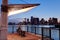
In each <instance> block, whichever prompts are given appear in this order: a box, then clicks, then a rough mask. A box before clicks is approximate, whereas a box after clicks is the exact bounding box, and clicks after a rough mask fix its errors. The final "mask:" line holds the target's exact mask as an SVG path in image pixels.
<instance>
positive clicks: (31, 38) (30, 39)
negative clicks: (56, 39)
mask: <svg viewBox="0 0 60 40" xmlns="http://www.w3.org/2000/svg"><path fill="white" fill-rule="evenodd" d="M7 38H8V40H39V39H40V40H41V37H40V36H36V35H34V34H30V33H26V37H21V36H20V35H18V34H17V33H14V34H8V36H7Z"/></svg>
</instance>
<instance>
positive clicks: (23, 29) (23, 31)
mask: <svg viewBox="0 0 60 40" xmlns="http://www.w3.org/2000/svg"><path fill="white" fill-rule="evenodd" d="M21 30H22V32H21V36H22V37H25V36H26V35H25V25H23V26H21Z"/></svg>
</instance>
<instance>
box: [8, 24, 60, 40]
mask: <svg viewBox="0 0 60 40" xmlns="http://www.w3.org/2000/svg"><path fill="white" fill-rule="evenodd" d="M18 27H20V28H21V30H22V31H26V32H30V33H33V34H37V35H42V40H44V38H45V37H46V38H49V39H51V40H52V39H54V40H60V39H59V35H60V30H59V28H54V27H43V26H40V25H8V32H9V33H16V30H17V29H18ZM55 34H56V36H57V37H56V36H55Z"/></svg>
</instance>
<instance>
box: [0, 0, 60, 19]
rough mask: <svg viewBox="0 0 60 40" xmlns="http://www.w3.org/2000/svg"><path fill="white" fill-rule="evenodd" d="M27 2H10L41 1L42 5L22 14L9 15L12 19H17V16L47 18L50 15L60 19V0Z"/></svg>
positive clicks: (19, 2) (12, 0)
mask: <svg viewBox="0 0 60 40" xmlns="http://www.w3.org/2000/svg"><path fill="white" fill-rule="evenodd" d="M1 1H2V0H0V5H1ZM24 1H26V2H27V3H26V2H22V1H21V0H17V1H16V0H9V4H10V3H11V4H14V3H16V4H22V3H23V4H28V3H40V4H41V5H40V6H38V7H36V8H34V9H32V10H30V11H28V12H24V13H21V14H17V15H12V16H9V18H11V19H15V18H30V17H31V16H34V17H39V18H45V19H48V18H50V17H55V18H58V19H59V20H60V18H59V17H60V16H59V15H60V11H59V10H60V8H59V7H60V5H59V4H60V0H37V1H36V0H32V1H31V0H24Z"/></svg>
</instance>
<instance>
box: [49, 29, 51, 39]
mask: <svg viewBox="0 0 60 40" xmlns="http://www.w3.org/2000/svg"><path fill="white" fill-rule="evenodd" d="M49 37H50V40H51V28H49Z"/></svg>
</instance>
